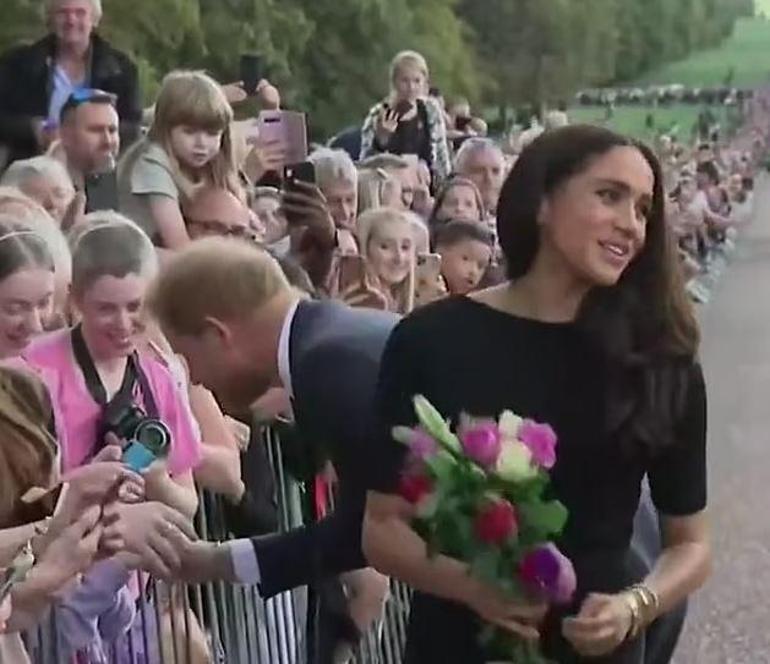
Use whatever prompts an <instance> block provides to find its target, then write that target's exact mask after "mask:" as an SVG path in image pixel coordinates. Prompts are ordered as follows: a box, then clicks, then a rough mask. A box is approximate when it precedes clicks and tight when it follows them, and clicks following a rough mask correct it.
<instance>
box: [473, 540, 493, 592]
mask: <svg viewBox="0 0 770 664" xmlns="http://www.w3.org/2000/svg"><path fill="white" fill-rule="evenodd" d="M470 565H471V574H472V575H473V576H475V577H476V578H477V579H479V580H481V581H485V582H487V583H489V584H492V585H497V583H498V581H499V577H500V553H499V551H495V550H493V549H491V548H489V547H484V548H483V549H481V550H480V551H479V552H478V553H477V554H476V555H475V556H474V557H473V559H472V560H471V561H470Z"/></svg>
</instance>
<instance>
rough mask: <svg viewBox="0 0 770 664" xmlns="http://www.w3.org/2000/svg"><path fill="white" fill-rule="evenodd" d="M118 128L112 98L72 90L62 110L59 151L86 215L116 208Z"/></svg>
mask: <svg viewBox="0 0 770 664" xmlns="http://www.w3.org/2000/svg"><path fill="white" fill-rule="evenodd" d="M119 126H120V119H119V118H118V112H117V109H116V108H115V96H114V95H112V94H110V93H108V92H104V91H103V90H92V89H82V90H76V91H75V92H73V93H72V94H71V95H70V97H69V99H67V101H66V102H65V103H64V106H63V107H62V110H61V129H60V134H59V135H60V148H61V151H62V152H63V157H64V159H65V162H66V166H67V169H68V171H69V174H70V177H71V178H72V182H73V184H74V185H75V189H77V190H78V191H79V192H82V193H83V194H84V195H85V197H86V201H85V210H86V211H88V212H91V211H95V210H117V208H118V195H117V183H116V180H115V177H116V176H115V164H116V160H117V157H118V152H119V151H120V133H119Z"/></svg>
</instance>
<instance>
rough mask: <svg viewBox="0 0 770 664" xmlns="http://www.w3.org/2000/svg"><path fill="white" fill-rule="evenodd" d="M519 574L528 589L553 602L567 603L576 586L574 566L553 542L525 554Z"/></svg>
mask: <svg viewBox="0 0 770 664" xmlns="http://www.w3.org/2000/svg"><path fill="white" fill-rule="evenodd" d="M519 576H520V577H521V580H522V581H523V582H524V583H525V584H526V585H527V586H528V587H529V588H530V590H532V591H534V592H537V593H541V594H542V595H544V596H545V598H546V599H547V600H548V601H549V602H552V603H554V604H568V603H569V602H570V600H572V596H573V595H574V594H575V588H576V587H577V579H576V578H575V568H574V567H573V566H572V563H571V562H570V560H569V558H567V557H566V556H564V554H562V552H561V551H559V549H557V548H556V545H554V544H546V545H544V546H541V547H538V548H537V549H534V550H533V551H531V552H530V553H529V554H527V555H526V556H525V557H524V559H523V560H522V561H521V563H520V565H519Z"/></svg>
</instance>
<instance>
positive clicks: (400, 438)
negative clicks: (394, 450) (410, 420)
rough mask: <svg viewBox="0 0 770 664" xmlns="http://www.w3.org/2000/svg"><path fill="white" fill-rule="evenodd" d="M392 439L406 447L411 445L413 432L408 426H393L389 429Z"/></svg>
mask: <svg viewBox="0 0 770 664" xmlns="http://www.w3.org/2000/svg"><path fill="white" fill-rule="evenodd" d="M390 435H391V436H393V440H395V441H396V442H398V443H401V444H402V445H406V446H407V447H411V445H412V438H414V432H413V431H412V430H411V429H410V428H409V427H393V429H391V431H390Z"/></svg>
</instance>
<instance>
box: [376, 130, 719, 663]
mask: <svg viewBox="0 0 770 664" xmlns="http://www.w3.org/2000/svg"><path fill="white" fill-rule="evenodd" d="M498 232H499V237H500V243H501V245H502V249H503V253H504V254H505V258H506V262H507V267H508V281H507V282H506V283H504V284H502V285H500V286H498V287H495V288H492V289H490V290H486V291H482V292H480V293H477V294H474V295H472V296H470V297H458V298H451V299H448V300H444V301H441V302H438V303H436V304H433V305H429V306H427V307H425V308H423V309H421V310H419V311H417V312H415V313H414V314H412V315H411V316H410V317H408V318H407V319H405V320H404V321H403V322H402V323H401V324H400V325H399V326H398V327H397V328H396V330H395V331H394V332H393V335H392V337H391V339H390V341H389V343H388V347H387V349H386V352H385V356H384V358H383V366H382V370H381V371H382V372H381V376H380V385H379V393H378V397H377V400H376V403H375V411H376V416H375V425H374V432H375V440H374V447H375V449H376V453H377V456H376V458H373V459H372V464H371V467H372V469H373V471H372V478H371V484H370V488H371V489H372V491H371V492H370V494H369V499H368V504H367V514H366V519H365V523H364V549H365V552H366V554H367V556H368V559H369V561H370V562H371V563H372V564H373V565H374V566H375V567H377V568H378V569H380V570H381V571H382V572H383V573H386V574H388V575H390V576H393V577H396V578H400V579H403V580H405V581H406V582H408V583H409V584H411V585H412V586H413V587H414V588H415V589H416V590H417V591H418V592H417V593H416V595H415V598H414V602H413V606H412V615H411V620H410V630H409V636H408V645H407V662H409V663H410V664H411V663H413V662H414V663H417V662H442V663H443V664H452V663H455V662H456V663H457V664H460V663H462V664H477V663H479V664H480V663H481V662H485V661H487V660H488V659H490V657H489V656H488V653H485V652H484V650H483V648H482V646H481V645H480V643H479V639H478V636H479V632H480V629H481V627H482V626H483V624H484V623H492V624H496V625H498V626H502V627H504V628H507V629H509V630H511V631H512V632H514V633H516V634H518V635H520V636H522V637H524V638H530V639H538V638H539V639H540V640H541V644H542V646H543V650H544V652H545V653H546V655H548V656H549V657H551V658H552V659H554V660H555V661H557V662H560V663H566V662H570V663H572V662H581V661H583V658H598V659H591V661H600V662H607V663H609V662H611V663H613V664H620V663H623V664H640V663H641V662H642V661H643V645H642V644H643V638H641V637H642V635H643V633H644V631H645V630H646V628H647V627H648V626H649V625H650V624H651V623H652V622H653V621H654V620H655V619H656V618H658V617H659V616H660V615H662V614H664V613H666V612H668V611H670V610H671V609H672V608H674V607H676V606H677V605H678V604H680V603H681V602H682V600H684V599H685V598H686V597H687V596H688V595H689V594H690V593H692V592H693V591H694V590H696V589H697V588H698V587H699V586H700V585H702V583H703V582H704V581H705V579H706V577H707V576H708V572H709V565H710V548H709V544H708V538H707V523H706V516H705V508H706V459H705V457H706V453H705V438H706V398H705V387H704V381H703V375H702V372H701V369H700V366H699V364H698V360H697V350H698V343H699V335H698V329H697V325H696V322H695V318H694V315H693V312H692V310H691V308H690V305H689V303H688V300H687V298H686V296H685V293H684V290H683V284H682V279H681V276H680V274H679V271H678V266H677V261H676V257H675V252H674V249H673V247H672V244H671V240H670V238H669V234H668V230H667V227H666V222H665V217H664V191H663V180H662V174H661V169H660V166H659V164H658V161H657V159H656V158H655V156H654V155H653V153H652V152H651V151H650V150H649V149H648V148H647V147H645V146H644V145H641V144H638V143H635V142H634V141H631V140H630V139H627V138H624V137H622V136H619V135H617V134H614V133H612V132H610V131H608V130H606V129H602V128H598V127H590V126H571V127H566V128H562V129H558V130H555V131H552V132H549V133H547V134H544V135H542V136H541V137H539V138H538V139H536V140H535V141H534V142H533V143H532V144H531V145H529V146H528V147H527V148H526V149H525V150H524V151H523V152H522V154H521V157H520V158H519V160H518V162H517V163H516V166H515V168H514V169H513V171H512V173H511V174H510V176H509V177H508V179H507V181H506V183H505V186H504V187H503V191H502V195H501V199H500V205H499V208H498ZM415 394H423V395H425V396H426V397H427V398H428V399H430V400H431V402H432V403H433V404H434V405H435V406H436V407H437V408H438V409H439V410H440V411H441V412H442V413H443V414H444V415H445V416H447V417H452V418H457V416H458V415H459V414H460V413H461V412H462V411H465V412H468V413H471V414H473V415H475V416H480V417H489V416H492V417H496V416H498V415H499V414H500V412H501V411H503V410H505V409H511V410H513V411H514V412H516V413H518V414H520V415H522V416H524V417H530V418H532V419H535V420H537V421H541V422H548V423H550V424H551V425H552V426H553V427H554V429H555V430H556V432H557V434H558V436H559V451H558V461H557V463H556V466H555V467H554V468H553V470H552V482H553V489H554V493H555V495H556V497H557V498H558V499H559V500H561V501H562V502H563V503H564V504H565V505H566V507H567V508H568V510H569V513H570V517H569V521H568V524H567V527H566V530H565V532H564V534H563V536H562V538H561V540H560V541H559V542H558V545H559V546H560V547H561V548H562V550H563V551H564V552H565V553H566V554H567V555H568V556H569V557H570V558H571V559H572V561H573V563H574V565H575V568H576V572H577V577H578V591H577V594H576V597H575V599H574V602H573V604H572V605H571V606H568V607H544V606H540V605H537V604H535V603H533V604H527V603H520V602H517V601H513V600H511V599H510V598H508V597H506V596H504V595H502V594H501V593H499V592H498V591H497V590H496V589H495V588H493V587H491V586H488V585H486V584H484V583H482V582H480V581H477V580H475V579H473V578H472V577H471V576H470V575H469V574H468V568H467V565H465V564H463V563H462V562H461V561H457V560H454V559H451V558H449V557H446V556H437V557H428V555H427V551H426V546H425V543H424V542H423V541H422V540H421V539H420V538H419V536H418V535H417V534H416V533H415V532H414V531H413V530H412V529H411V528H410V526H409V523H408V521H409V516H410V513H411V507H410V506H409V505H408V504H407V503H406V502H405V501H403V500H402V499H401V498H399V497H397V495H395V494H396V493H397V491H396V489H397V486H398V482H399V477H400V473H401V469H402V465H403V453H402V449H403V448H402V447H401V446H400V445H399V444H398V443H395V442H393V441H392V439H391V436H390V431H391V427H392V426H393V425H396V424H406V425H408V424H410V423H413V422H414V420H415V418H414V415H413V412H412V406H411V398H412V396H413V395H415ZM645 477H647V478H648V479H649V483H650V486H651V491H652V497H653V501H654V503H655V506H656V508H657V510H658V512H659V514H660V517H661V525H662V532H663V551H662V553H661V556H660V558H659V559H658V562H657V563H656V565H655V566H654V569H653V570H652V571H651V572H649V571H648V570H647V569H646V567H645V566H644V564H643V563H642V561H641V560H639V559H638V558H636V557H635V556H634V554H633V553H632V551H631V549H630V545H629V541H630V538H631V533H632V528H633V518H634V513H635V512H636V509H637V507H638V505H639V498H640V487H641V484H642V481H643V480H644V478H645ZM648 572H649V573H648ZM512 574H513V570H512ZM642 600H643V601H642ZM640 607H641V608H640ZM439 635H440V636H439Z"/></svg>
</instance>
